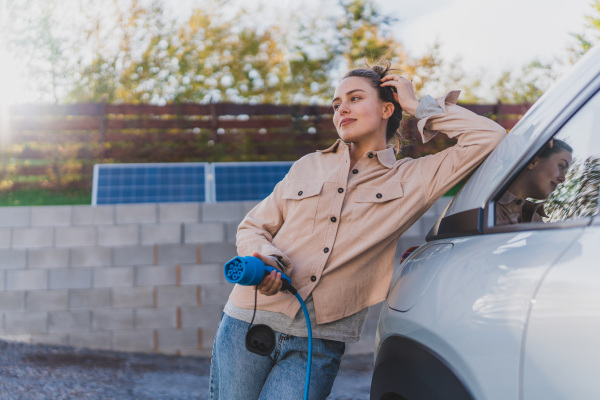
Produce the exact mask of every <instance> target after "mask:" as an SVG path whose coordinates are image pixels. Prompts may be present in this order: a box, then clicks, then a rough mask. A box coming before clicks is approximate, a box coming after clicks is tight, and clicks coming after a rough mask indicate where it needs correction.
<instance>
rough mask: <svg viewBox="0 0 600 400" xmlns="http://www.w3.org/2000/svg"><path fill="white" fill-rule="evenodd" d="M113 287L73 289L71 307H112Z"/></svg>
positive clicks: (70, 294) (70, 296)
mask: <svg viewBox="0 0 600 400" xmlns="http://www.w3.org/2000/svg"><path fill="white" fill-rule="evenodd" d="M110 299H111V289H109V288H101V289H71V290H69V309H70V310H76V309H90V308H107V307H110Z"/></svg>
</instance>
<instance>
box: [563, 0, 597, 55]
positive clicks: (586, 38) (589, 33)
mask: <svg viewBox="0 0 600 400" xmlns="http://www.w3.org/2000/svg"><path fill="white" fill-rule="evenodd" d="M590 9H591V10H590V13H589V14H587V15H586V16H585V21H586V24H585V26H584V30H583V32H581V33H575V34H573V36H574V37H575V39H577V43H576V44H575V45H573V46H571V47H570V48H569V53H570V54H571V60H570V61H571V62H572V63H573V62H575V61H577V60H578V59H579V58H580V57H581V56H583V55H584V54H585V53H586V52H587V51H588V50H589V49H590V48H591V47H592V46H593V45H594V44H597V43H600V0H593V1H592V3H591V4H590Z"/></svg>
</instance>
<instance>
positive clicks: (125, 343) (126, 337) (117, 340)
mask: <svg viewBox="0 0 600 400" xmlns="http://www.w3.org/2000/svg"><path fill="white" fill-rule="evenodd" d="M112 347H113V349H119V350H121V351H143V352H151V351H154V330H152V329H135V330H124V331H114V332H112Z"/></svg>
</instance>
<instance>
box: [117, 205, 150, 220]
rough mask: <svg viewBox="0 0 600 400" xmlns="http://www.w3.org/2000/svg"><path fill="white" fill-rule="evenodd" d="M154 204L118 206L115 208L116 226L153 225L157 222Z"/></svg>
mask: <svg viewBox="0 0 600 400" xmlns="http://www.w3.org/2000/svg"><path fill="white" fill-rule="evenodd" d="M157 211H158V210H157V206H156V204H118V205H116V206H115V217H116V223H117V224H153V223H156V221H157V220H158V218H157V214H158V212H157Z"/></svg>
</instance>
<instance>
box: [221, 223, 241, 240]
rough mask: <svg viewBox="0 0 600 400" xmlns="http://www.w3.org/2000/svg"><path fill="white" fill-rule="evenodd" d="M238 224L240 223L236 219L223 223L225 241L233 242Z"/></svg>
mask: <svg viewBox="0 0 600 400" xmlns="http://www.w3.org/2000/svg"><path fill="white" fill-rule="evenodd" d="M239 225H240V223H239V222H238V221H230V222H226V223H225V241H226V242H227V243H235V240H236V235H237V229H238V226H239Z"/></svg>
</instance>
